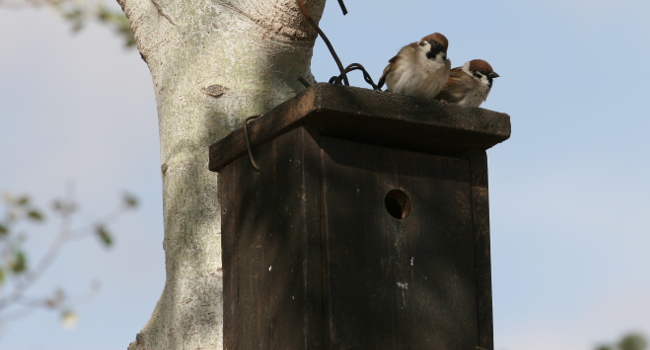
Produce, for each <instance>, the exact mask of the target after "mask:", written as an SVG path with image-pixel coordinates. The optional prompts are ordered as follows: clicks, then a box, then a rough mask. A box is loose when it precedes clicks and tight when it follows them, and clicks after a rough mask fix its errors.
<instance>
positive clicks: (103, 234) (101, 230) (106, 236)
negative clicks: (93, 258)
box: [95, 225, 113, 247]
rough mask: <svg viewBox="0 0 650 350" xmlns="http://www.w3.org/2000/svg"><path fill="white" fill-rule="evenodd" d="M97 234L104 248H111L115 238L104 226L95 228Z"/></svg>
mask: <svg viewBox="0 0 650 350" xmlns="http://www.w3.org/2000/svg"><path fill="white" fill-rule="evenodd" d="M95 233H97V235H98V236H99V239H100V240H101V241H102V243H104V246H106V247H110V246H111V245H113V237H111V234H110V233H108V231H107V230H106V227H105V226H104V225H97V226H96V227H95Z"/></svg>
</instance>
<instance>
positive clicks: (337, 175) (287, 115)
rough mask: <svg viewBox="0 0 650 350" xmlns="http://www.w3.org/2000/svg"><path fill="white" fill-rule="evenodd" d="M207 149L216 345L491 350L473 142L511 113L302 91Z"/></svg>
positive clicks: (483, 206)
mask: <svg viewBox="0 0 650 350" xmlns="http://www.w3.org/2000/svg"><path fill="white" fill-rule="evenodd" d="M250 126H251V127H250V135H251V140H252V142H251V143H252V145H253V146H254V149H253V155H254V156H255V159H256V161H257V163H258V164H259V166H260V168H261V172H256V171H254V169H253V167H252V165H251V163H250V160H249V158H248V155H247V154H246V145H245V143H244V141H243V138H244V135H243V133H242V131H241V130H240V131H236V132H234V133H233V134H232V135H230V136H228V137H226V138H224V139H223V140H221V141H220V142H218V143H216V144H215V145H213V146H211V149H210V168H211V169H212V170H219V172H220V183H219V190H220V201H221V205H222V208H223V212H222V242H223V277H224V348H225V349H230V350H232V349H255V350H257V349H262V350H264V349H291V350H294V349H296V350H312V349H313V350H325V349H332V350H334V349H337V350H338V349H404V350H405V349H470V350H473V349H475V348H476V347H477V346H478V347H480V348H483V349H487V350H492V349H493V340H492V338H493V335H492V332H493V330H492V294H491V277H490V241H489V213H488V182H487V160H486V154H485V149H487V148H489V147H491V146H492V145H494V144H495V143H498V142H501V141H503V140H504V139H506V138H507V137H508V136H509V132H510V124H509V117H508V116H507V115H504V114H500V113H495V112H491V111H486V110H482V109H478V108H475V109H468V108H463V107H458V106H451V105H444V104H439V103H437V102H425V101H419V100H414V99H411V98H408V97H403V96H398V95H393V94H390V93H379V92H372V91H369V90H364V89H357V88H350V87H342V86H331V85H320V84H319V85H316V86H315V87H312V88H310V89H307V90H306V91H305V92H304V93H303V94H302V95H300V96H297V97H296V98H294V99H292V100H289V101H287V102H286V103H285V104H283V105H281V106H279V107H277V108H276V109H274V110H273V111H271V112H269V113H267V114H266V115H265V116H263V117H260V118H258V119H257V120H256V121H255V122H253V123H251V125H250Z"/></svg>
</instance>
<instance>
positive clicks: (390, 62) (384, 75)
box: [377, 55, 397, 89]
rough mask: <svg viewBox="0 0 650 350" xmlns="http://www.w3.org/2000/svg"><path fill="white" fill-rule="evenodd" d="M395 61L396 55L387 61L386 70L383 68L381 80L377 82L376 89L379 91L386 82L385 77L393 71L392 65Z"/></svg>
mask: <svg viewBox="0 0 650 350" xmlns="http://www.w3.org/2000/svg"><path fill="white" fill-rule="evenodd" d="M396 59H397V55H396V56H395V57H393V58H391V59H390V60H388V65H387V66H386V68H384V73H382V75H381V78H379V81H378V82H377V87H378V88H380V89H381V87H382V86H384V83H385V82H386V76H387V75H388V73H390V71H391V70H392V69H393V63H394V62H395V60H396Z"/></svg>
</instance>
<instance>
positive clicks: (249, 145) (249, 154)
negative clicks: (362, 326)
mask: <svg viewBox="0 0 650 350" xmlns="http://www.w3.org/2000/svg"><path fill="white" fill-rule="evenodd" d="M260 116H261V114H258V115H254V116H251V117H248V118H246V119H244V137H245V138H246V148H247V149H248V159H250V161H251V165H252V166H253V169H255V171H257V172H258V173H259V172H260V167H259V166H257V163H255V158H253V151H252V150H251V142H250V139H249V138H248V122H249V121H250V120H251V119H255V118H257V117H260Z"/></svg>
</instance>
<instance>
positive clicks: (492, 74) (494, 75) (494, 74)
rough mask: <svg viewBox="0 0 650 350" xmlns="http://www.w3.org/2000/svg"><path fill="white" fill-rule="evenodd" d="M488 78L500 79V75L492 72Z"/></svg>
mask: <svg viewBox="0 0 650 350" xmlns="http://www.w3.org/2000/svg"><path fill="white" fill-rule="evenodd" d="M488 77H490V78H498V77H499V74H497V73H496V72H492V73H490V74H488Z"/></svg>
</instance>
